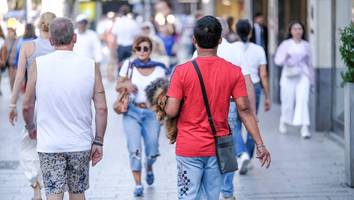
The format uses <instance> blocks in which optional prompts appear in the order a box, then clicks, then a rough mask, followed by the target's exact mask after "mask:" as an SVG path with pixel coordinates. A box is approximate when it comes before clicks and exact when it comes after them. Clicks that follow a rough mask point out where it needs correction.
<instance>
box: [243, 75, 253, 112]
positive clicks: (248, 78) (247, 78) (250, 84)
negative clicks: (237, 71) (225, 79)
mask: <svg viewBox="0 0 354 200" xmlns="http://www.w3.org/2000/svg"><path fill="white" fill-rule="evenodd" d="M244 78H245V82H246V90H247V95H248V99H249V102H250V109H251V111H252V112H253V113H254V114H256V93H255V91H254V85H253V82H252V79H251V76H250V75H245V76H244Z"/></svg>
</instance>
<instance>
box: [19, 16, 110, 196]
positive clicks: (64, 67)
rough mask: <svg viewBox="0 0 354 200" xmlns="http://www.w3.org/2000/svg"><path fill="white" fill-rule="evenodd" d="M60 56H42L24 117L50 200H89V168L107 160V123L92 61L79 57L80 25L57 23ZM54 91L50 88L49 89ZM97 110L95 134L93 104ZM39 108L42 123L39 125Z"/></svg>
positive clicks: (53, 38) (53, 30)
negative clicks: (65, 199) (76, 47)
mask: <svg viewBox="0 0 354 200" xmlns="http://www.w3.org/2000/svg"><path fill="white" fill-rule="evenodd" d="M49 33H50V38H49V39H50V43H51V44H52V45H53V46H54V48H55V51H54V52H52V53H49V54H47V55H43V56H40V57H37V58H36V60H35V62H33V63H32V66H31V67H30V72H29V80H28V85H27V89H26V93H25V97H24V103H23V117H24V120H25V122H26V126H25V127H26V129H27V131H28V134H29V136H30V138H37V137H38V140H37V151H38V155H39V161H40V166H41V171H42V174H43V183H44V187H45V192H46V196H47V199H48V200H58V199H63V197H64V192H66V191H69V199H70V200H74V199H75V200H84V199H85V190H87V189H88V188H89V163H90V160H91V161H92V166H95V165H96V164H97V163H98V162H99V161H100V160H101V159H102V155H103V148H102V146H103V138H104V133H105V130H106V125H107V124H106V123H107V106H106V99H105V92H104V88H103V84H102V79H101V74H100V70H99V68H98V67H97V66H96V67H95V63H94V61H93V60H92V59H90V58H87V57H84V56H80V55H77V54H75V53H73V47H74V44H75V41H76V34H75V33H74V25H73V23H72V22H71V20H70V19H68V18H56V19H55V20H54V21H53V22H52V23H51V24H50V26H49ZM49 86H50V87H49ZM92 101H93V103H94V107H95V122H96V126H95V127H96V131H95V133H96V135H95V136H94V135H93V131H92V127H91V123H92V110H91V103H92ZM35 103H36V108H37V119H36V120H34V116H33V115H34V107H35V106H34V105H35Z"/></svg>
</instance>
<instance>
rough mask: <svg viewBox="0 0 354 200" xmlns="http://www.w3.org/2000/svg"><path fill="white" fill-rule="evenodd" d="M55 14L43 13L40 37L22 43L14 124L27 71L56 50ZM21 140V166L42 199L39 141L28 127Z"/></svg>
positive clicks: (12, 103) (12, 102)
mask: <svg viewBox="0 0 354 200" xmlns="http://www.w3.org/2000/svg"><path fill="white" fill-rule="evenodd" d="M55 17H56V16H55V14H53V13H51V12H46V13H43V14H42V15H41V16H40V19H39V22H38V29H39V31H40V33H39V37H38V38H37V39H35V40H33V41H29V42H26V43H24V44H23V45H22V47H21V50H20V56H19V61H18V67H17V73H16V79H15V84H14V88H13V91H12V95H11V99H10V106H9V107H10V112H9V121H10V123H11V124H12V125H14V123H15V121H16V120H17V109H16V107H17V101H18V99H19V94H20V89H21V84H22V82H23V80H24V78H25V72H26V70H28V69H29V68H30V67H31V66H32V63H33V62H34V61H35V59H36V58H37V57H39V56H42V55H45V54H48V53H50V52H53V51H54V48H53V47H52V45H51V44H50V42H49V39H48V38H49V24H50V23H51V22H52V21H53V20H54V19H55ZM22 132H23V138H22V141H21V166H22V167H23V169H24V173H25V175H26V177H27V179H28V180H29V182H30V185H31V187H32V188H33V191H34V199H35V200H38V199H41V173H40V167H39V158H38V154H37V151H36V145H37V141H36V140H35V139H33V138H30V137H29V135H28V133H27V131H26V129H24V130H23V131H22Z"/></svg>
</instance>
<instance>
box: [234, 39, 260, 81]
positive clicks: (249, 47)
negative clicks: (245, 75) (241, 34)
mask: <svg viewBox="0 0 354 200" xmlns="http://www.w3.org/2000/svg"><path fill="white" fill-rule="evenodd" d="M230 52H233V53H237V54H238V55H239V56H235V58H234V63H235V65H238V66H242V69H244V68H245V69H247V71H249V72H250V75H251V79H252V82H253V83H258V82H260V80H261V79H260V77H259V68H260V65H265V64H267V59H266V55H265V52H264V49H263V48H262V47H261V46H259V45H256V44H254V43H252V42H248V43H246V44H245V43H243V42H234V43H232V44H231V50H230Z"/></svg>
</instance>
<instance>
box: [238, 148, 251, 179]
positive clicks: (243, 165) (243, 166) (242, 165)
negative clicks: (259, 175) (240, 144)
mask: <svg viewBox="0 0 354 200" xmlns="http://www.w3.org/2000/svg"><path fill="white" fill-rule="evenodd" d="M250 161H251V160H250V156H249V155H248V153H242V154H241V156H240V157H239V158H238V159H237V162H238V164H239V169H238V173H239V174H240V175H244V174H247V171H248V164H249V163H250Z"/></svg>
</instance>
